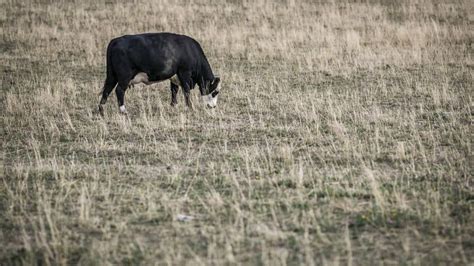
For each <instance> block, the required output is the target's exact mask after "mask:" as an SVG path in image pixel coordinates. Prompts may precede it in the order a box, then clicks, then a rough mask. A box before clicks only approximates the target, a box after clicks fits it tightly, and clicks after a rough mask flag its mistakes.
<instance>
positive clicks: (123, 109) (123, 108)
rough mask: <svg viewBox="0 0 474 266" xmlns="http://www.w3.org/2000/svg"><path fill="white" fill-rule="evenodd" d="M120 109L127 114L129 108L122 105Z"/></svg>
mask: <svg viewBox="0 0 474 266" xmlns="http://www.w3.org/2000/svg"><path fill="white" fill-rule="evenodd" d="M119 109H120V112H121V113H122V114H126V113H127V109H125V105H122V106H120V107H119Z"/></svg>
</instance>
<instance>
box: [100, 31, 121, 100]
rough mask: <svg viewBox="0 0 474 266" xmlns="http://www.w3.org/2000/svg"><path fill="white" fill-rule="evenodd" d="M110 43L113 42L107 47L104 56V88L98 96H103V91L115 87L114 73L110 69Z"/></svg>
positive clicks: (111, 68)
mask: <svg viewBox="0 0 474 266" xmlns="http://www.w3.org/2000/svg"><path fill="white" fill-rule="evenodd" d="M112 42H113V40H112V41H111V42H110V43H109V45H108V46H107V56H106V64H107V70H106V75H107V77H106V78H105V82H104V86H103V87H102V90H101V91H100V92H99V95H101V94H103V93H104V90H108V91H111V90H112V89H113V88H115V85H117V78H116V77H115V73H114V70H113V67H112V60H111V58H110V56H111V51H110V45H111V44H112Z"/></svg>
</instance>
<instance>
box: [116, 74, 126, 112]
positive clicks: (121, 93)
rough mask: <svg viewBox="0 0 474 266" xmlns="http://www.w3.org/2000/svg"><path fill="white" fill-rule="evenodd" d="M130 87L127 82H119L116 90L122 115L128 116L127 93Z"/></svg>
mask: <svg viewBox="0 0 474 266" xmlns="http://www.w3.org/2000/svg"><path fill="white" fill-rule="evenodd" d="M127 87H128V81H127V82H119V84H118V85H117V88H115V94H117V102H118V106H119V109H120V112H121V113H122V114H127V109H125V91H126V90H127Z"/></svg>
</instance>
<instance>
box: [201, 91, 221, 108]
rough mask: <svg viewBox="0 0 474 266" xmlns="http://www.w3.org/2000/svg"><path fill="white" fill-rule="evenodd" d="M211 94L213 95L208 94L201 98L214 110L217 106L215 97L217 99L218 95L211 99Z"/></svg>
mask: <svg viewBox="0 0 474 266" xmlns="http://www.w3.org/2000/svg"><path fill="white" fill-rule="evenodd" d="M212 94H213V93H209V94H208V95H203V96H201V97H202V101H203V102H204V104H205V105H206V106H207V107H209V108H215V107H216V106H217V97H219V96H218V95H215V96H214V97H212Z"/></svg>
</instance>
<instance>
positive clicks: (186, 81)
mask: <svg viewBox="0 0 474 266" xmlns="http://www.w3.org/2000/svg"><path fill="white" fill-rule="evenodd" d="M178 78H179V82H180V83H181V87H182V88H183V93H184V100H185V101H186V105H187V106H188V107H189V108H191V109H193V103H192V102H191V98H190V95H191V89H192V88H193V87H194V86H193V79H192V78H191V72H190V71H185V72H179V73H178Z"/></svg>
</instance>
